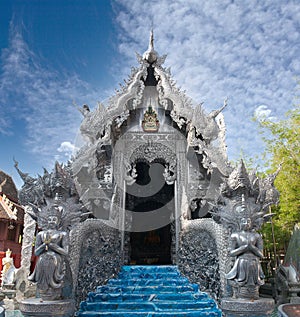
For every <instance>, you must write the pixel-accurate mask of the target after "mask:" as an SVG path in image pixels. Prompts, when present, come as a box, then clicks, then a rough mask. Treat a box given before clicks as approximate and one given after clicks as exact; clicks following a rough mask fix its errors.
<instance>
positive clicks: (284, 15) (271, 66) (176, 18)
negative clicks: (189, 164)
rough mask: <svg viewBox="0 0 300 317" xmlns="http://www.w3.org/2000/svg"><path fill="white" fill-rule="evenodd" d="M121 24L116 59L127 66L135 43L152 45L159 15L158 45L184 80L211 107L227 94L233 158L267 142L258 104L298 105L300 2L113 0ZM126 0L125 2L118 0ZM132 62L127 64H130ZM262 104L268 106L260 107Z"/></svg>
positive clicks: (275, 111)
mask: <svg viewBox="0 0 300 317" xmlns="http://www.w3.org/2000/svg"><path fill="white" fill-rule="evenodd" d="M114 3H115V10H116V12H117V22H118V25H119V31H120V32H119V33H120V45H119V51H120V53H121V54H122V56H123V59H122V60H121V61H120V62H119V64H118V65H117V67H118V69H124V70H125V71H124V74H123V75H124V76H125V74H126V73H127V72H128V71H127V69H126V67H127V65H136V61H135V59H134V54H133V52H134V51H137V52H139V53H143V51H145V50H146V49H147V44H148V36H149V30H150V28H151V24H152V21H153V26H154V37H155V48H156V50H157V51H158V52H159V53H160V54H161V55H162V54H165V53H167V54H168V58H167V60H166V64H165V66H167V67H169V66H171V69H172V74H173V78H174V79H175V80H176V81H177V83H178V86H181V87H182V88H183V89H184V90H186V92H187V94H188V95H189V96H191V97H192V98H193V99H194V100H196V101H197V102H200V101H204V102H205V103H204V107H206V109H207V110H208V111H209V110H211V109H213V108H216V107H219V106H220V105H221V104H222V102H223V99H224V97H225V96H228V97H229V102H228V107H227V109H226V110H225V111H224V115H225V120H226V124H227V142H228V151H229V157H230V158H237V157H238V156H239V155H240V152H241V150H243V152H245V153H246V154H247V155H248V156H253V155H255V154H257V153H260V152H262V150H263V146H264V144H263V143H262V141H261V139H260V135H259V134H258V133H257V126H256V124H255V123H254V122H253V121H252V120H251V119H252V117H253V114H254V111H255V109H257V105H268V110H269V111H271V113H272V116H274V117H277V118H281V117H283V114H284V112H285V111H287V110H288V109H290V108H291V107H292V106H293V101H294V95H295V94H296V86H297V81H296V79H295V78H297V77H299V75H300V68H299V62H298V60H299V58H298V56H299V53H298V52H299V48H300V28H299V17H300V3H299V4H297V3H295V2H294V1H291V0H287V1H283V2H278V1H275V2H274V1H271V0H267V1H258V0H256V1H244V2H242V1H239V2H234V1H229V0H227V1H226V0H224V1H210V0H203V1H198V0H187V1H181V0H160V1H155V0H145V1H135V0H126V1H124V0H115V2H114ZM119 4H121V6H120V5H119ZM125 66H126V67H125ZM261 110H263V109H261Z"/></svg>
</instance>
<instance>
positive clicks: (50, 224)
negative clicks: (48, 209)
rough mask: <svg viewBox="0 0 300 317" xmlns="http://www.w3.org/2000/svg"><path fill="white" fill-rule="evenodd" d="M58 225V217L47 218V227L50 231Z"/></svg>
mask: <svg viewBox="0 0 300 317" xmlns="http://www.w3.org/2000/svg"><path fill="white" fill-rule="evenodd" d="M57 225H58V217H57V216H49V217H48V227H49V228H50V229H55V228H57Z"/></svg>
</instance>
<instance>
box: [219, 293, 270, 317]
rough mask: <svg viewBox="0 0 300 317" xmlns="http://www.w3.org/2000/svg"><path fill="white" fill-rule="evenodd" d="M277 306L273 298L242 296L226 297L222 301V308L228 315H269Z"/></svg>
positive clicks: (229, 316) (236, 316)
mask: <svg viewBox="0 0 300 317" xmlns="http://www.w3.org/2000/svg"><path fill="white" fill-rule="evenodd" d="M274 307H275V303H274V300H273V299H272V298H260V299H257V300H253V301H251V300H249V299H241V298H224V299H222V301H221V309H222V311H223V313H224V314H225V316H226V317H241V316H243V317H267V316H270V315H271V313H272V312H273V310H274Z"/></svg>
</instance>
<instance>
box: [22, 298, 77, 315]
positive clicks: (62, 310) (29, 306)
mask: <svg viewBox="0 0 300 317" xmlns="http://www.w3.org/2000/svg"><path fill="white" fill-rule="evenodd" d="M19 308H20V311H21V312H22V314H23V316H24V317H34V316H43V317H71V316H73V314H74V311H75V304H74V302H73V301H72V300H53V301H50V300H49V301H43V300H42V299H41V298H28V299H24V300H23V301H21V302H20V303H19Z"/></svg>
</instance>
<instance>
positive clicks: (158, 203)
mask: <svg viewBox="0 0 300 317" xmlns="http://www.w3.org/2000/svg"><path fill="white" fill-rule="evenodd" d="M164 170H165V166H164V164H163V163H162V162H157V161H154V162H152V163H149V162H145V161H139V162H136V171H137V178H136V182H135V183H134V184H132V185H131V186H128V187H127V189H128V190H127V193H126V209H128V210H131V211H132V220H131V221H132V222H131V224H132V232H131V233H130V239H129V240H130V248H129V249H130V252H129V257H130V260H129V263H130V264H139V265H151V264H155V265H163V264H171V262H172V259H171V258H172V257H171V244H172V234H171V225H170V222H171V218H172V214H173V213H174V209H175V203H174V185H173V184H167V183H166V182H165V179H164V176H163V173H164ZM155 186H156V187H155ZM139 193H142V194H140V195H139ZM145 193H146V194H145ZM147 193H149V195H147ZM153 211H155V212H156V214H155V216H154V217H155V219H153V220H154V221H155V222H156V223H158V225H157V226H156V227H154V228H153V229H152V230H149V231H142V232H140V231H138V232H137V231H136V230H135V228H136V227H138V223H137V222H138V221H141V219H142V218H143V217H141V216H142V214H143V213H149V212H153Z"/></svg>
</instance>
